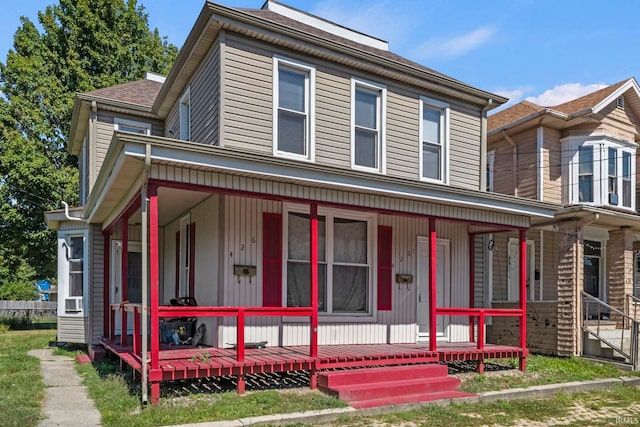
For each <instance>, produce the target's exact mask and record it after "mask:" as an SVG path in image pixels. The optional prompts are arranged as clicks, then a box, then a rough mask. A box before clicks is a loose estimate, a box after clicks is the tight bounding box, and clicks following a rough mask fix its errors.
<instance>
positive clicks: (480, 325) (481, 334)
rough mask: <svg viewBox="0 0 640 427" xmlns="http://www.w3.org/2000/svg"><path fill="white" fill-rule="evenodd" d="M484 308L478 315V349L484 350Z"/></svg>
mask: <svg viewBox="0 0 640 427" xmlns="http://www.w3.org/2000/svg"><path fill="white" fill-rule="evenodd" d="M484 322H485V319H484V310H480V314H479V315H478V350H484Z"/></svg>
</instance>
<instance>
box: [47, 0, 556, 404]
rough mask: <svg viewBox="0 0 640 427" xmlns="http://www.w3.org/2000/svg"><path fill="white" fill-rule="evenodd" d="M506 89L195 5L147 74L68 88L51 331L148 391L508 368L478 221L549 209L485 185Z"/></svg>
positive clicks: (293, 14)
mask: <svg viewBox="0 0 640 427" xmlns="http://www.w3.org/2000/svg"><path fill="white" fill-rule="evenodd" d="M505 101H506V99H504V98H502V97H500V96H498V95H495V94H491V93H488V92H486V91H483V90H480V89H476V88H474V87H472V86H469V85H467V84H465V83H462V82H460V81H457V80H455V79H453V78H451V77H448V76H446V75H443V74H441V73H438V72H436V71H434V70H431V69H429V68H426V67H424V66H422V65H419V64H417V63H414V62H412V61H409V60H407V59H405V58H402V57H400V56H398V55H396V54H394V53H392V52H391V51H390V50H389V46H388V44H387V42H385V41H382V40H379V39H377V38H375V37H371V36H368V35H365V34H362V33H359V32H356V31H353V30H350V29H347V28H345V27H342V26H339V25H337V24H334V23H332V22H329V21H326V20H324V19H322V18H319V17H316V16H312V15H309V14H307V13H304V12H302V11H299V10H296V9H293V8H290V7H288V6H285V5H283V4H280V3H277V2H274V1H267V2H266V3H265V5H264V6H263V7H262V8H261V9H237V8H229V7H225V6H222V5H218V4H214V3H210V2H206V3H205V5H204V7H203V9H202V12H201V13H200V15H199V17H198V19H197V21H196V23H195V25H194V27H193V29H192V31H191V33H190V35H189V37H188V38H187V40H186V42H185V44H184V46H183V48H182V49H181V51H180V54H179V55H178V57H177V59H176V63H175V64H174V66H173V68H172V70H171V71H170V73H169V75H168V76H167V77H166V79H164V78H161V77H159V76H154V75H150V76H149V77H148V79H146V80H142V81H136V82H132V83H127V84H123V85H119V86H115V87H108V88H104V89H99V90H96V91H93V92H89V93H85V94H79V95H78V96H77V97H76V101H75V109H74V114H73V123H72V130H71V135H70V137H69V150H70V151H71V153H73V154H75V155H78V156H79V165H80V168H81V171H80V174H81V177H82V179H81V184H80V195H81V197H80V199H81V201H82V206H80V207H77V208H74V209H71V210H70V211H69V212H64V211H56V212H51V213H49V214H48V221H49V224H50V226H51V227H52V228H55V229H57V230H58V236H59V239H58V241H59V260H60V261H59V278H58V283H59V284H58V286H59V293H60V298H59V300H60V306H59V339H60V340H65V341H79V342H84V343H89V344H94V345H103V346H104V347H105V348H107V349H108V350H109V351H112V352H113V353H115V354H116V355H118V357H120V358H121V359H122V360H123V361H124V362H125V363H127V364H129V365H131V366H132V367H133V368H134V369H135V370H137V371H138V372H140V373H142V376H143V378H144V377H145V375H146V373H147V372H148V375H149V381H150V382H151V395H152V400H153V401H155V400H157V398H158V393H159V384H160V382H161V381H164V380H171V379H180V378H195V377H206V376H218V375H235V376H237V377H238V388H239V390H240V391H241V390H242V388H243V386H244V385H243V384H244V382H243V379H244V375H245V373H256V372H269V371H286V370H300V369H306V370H310V371H311V372H312V376H311V378H312V380H311V383H312V385H314V384H315V378H316V377H315V375H316V374H315V373H316V371H317V370H319V369H323V368H329V367H346V366H351V367H357V366H370V365H385V364H387V365H393V364H401V363H426V362H434V361H435V362H437V361H443V360H457V359H464V360H478V361H479V366H480V367H481V366H482V361H483V360H484V359H485V358H487V357H519V358H520V360H521V362H522V367H523V368H524V364H525V359H526V356H527V354H528V352H527V349H526V343H525V342H524V338H523V339H522V340H521V341H519V342H518V343H517V344H516V345H514V346H511V347H506V346H491V345H488V344H487V346H486V347H485V340H484V338H483V337H484V326H483V325H484V320H485V316H486V317H487V318H489V317H491V316H498V315H499V316H511V317H517V318H518V319H521V320H522V321H521V323H520V324H521V325H522V328H523V329H524V328H525V323H526V322H525V319H524V317H523V313H524V309H525V307H524V306H519V307H517V308H516V309H509V310H502V311H500V310H493V311H491V310H490V309H487V310H488V311H483V310H484V308H483V307H484V301H485V298H486V296H485V295H484V293H483V289H485V288H486V287H487V285H486V283H485V281H486V276H485V275H484V273H483V270H482V266H483V264H482V262H481V261H482V260H483V259H484V257H485V255H484V254H485V252H486V248H485V247H484V246H483V239H482V236H483V235H485V234H487V233H495V234H501V233H509V232H515V233H516V234H517V235H518V239H517V241H518V248H519V253H520V254H521V256H523V257H524V256H525V254H524V252H525V251H526V246H525V243H526V232H527V229H528V228H529V227H530V223H531V219H532V218H535V219H538V220H540V221H543V220H551V219H552V218H553V209H554V208H555V207H554V206H553V205H550V204H547V203H544V202H539V201H535V200H527V199H518V198H515V197H512V196H507V195H502V194H498V193H491V192H486V191H485V187H486V183H485V178H486V174H485V170H484V165H485V159H486V156H487V152H486V139H485V136H486V126H487V122H486V120H487V119H486V115H487V111H488V110H490V109H491V108H494V107H495V106H497V105H500V104H502V103H504V102H505ZM520 277H521V280H520V283H521V287H520V288H519V289H520V292H524V285H525V281H524V269H523V272H522V274H521V275H520ZM145 284H146V285H145ZM177 297H189V298H193V300H195V301H197V304H198V306H189V307H175V306H170V304H169V302H170V300H171V299H175V298H177ZM193 300H190V301H193ZM519 301H521V302H522V304H526V299H520V300H519ZM141 313H142V315H141ZM170 317H195V318H197V322H198V326H199V327H198V330H199V331H200V332H198V333H199V334H201V335H203V337H202V340H203V341H202V343H203V344H204V345H206V346H207V348H208V349H209V350H207V351H208V355H209V356H208V357H207V358H206V363H205V359H204V358H200V359H199V360H200V362H199V363H194V362H193V356H194V355H197V354H200V352H201V350H199V349H197V348H193V347H189V346H178V347H179V350H180V352H178V353H176V351H177V350H176V346H174V347H168V346H167V345H166V344H164V343H161V338H163V337H161V336H160V335H161V334H160V331H161V329H162V325H161V323H160V321H161V320H163V319H167V318H170ZM147 319H148V321H147ZM200 325H205V327H206V329H205V328H200ZM477 325H480V327H478V326H477ZM147 326H148V328H149V331H148V333H149V334H150V336H151V339H150V341H149V349H150V353H149V355H150V360H149V365H148V366H147V365H146V362H147V358H144V357H141V354H146V351H147V347H146V346H147V340H146V339H141V336H146V334H147V331H146V330H145V329H146V328H147ZM523 332H524V331H523ZM522 336H523V337H524V333H523V334H522ZM197 338H198V339H199V338H200V336H198V337H197ZM245 347H266V348H260V349H253V348H247V349H246V350H245ZM270 349H276V350H277V351H270ZM172 351H173V353H171V352H172ZM161 355H162V357H160V356H161ZM178 359H180V361H178ZM171 360H173V361H174V362H171Z"/></svg>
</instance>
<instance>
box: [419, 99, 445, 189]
mask: <svg viewBox="0 0 640 427" xmlns="http://www.w3.org/2000/svg"><path fill="white" fill-rule="evenodd" d="M448 128H449V104H446V103H443V102H440V101H436V100H435V99H430V98H424V97H423V98H421V100H420V138H421V139H420V178H421V179H423V180H425V181H436V182H443V183H446V182H447V179H446V176H447V157H448V155H447V146H448V135H449V131H448Z"/></svg>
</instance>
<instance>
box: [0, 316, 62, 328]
mask: <svg viewBox="0 0 640 427" xmlns="http://www.w3.org/2000/svg"><path fill="white" fill-rule="evenodd" d="M0 325H5V326H6V327H7V328H8V329H9V330H12V331H28V330H36V329H56V328H57V327H58V320H57V319H56V318H55V317H32V316H21V317H0Z"/></svg>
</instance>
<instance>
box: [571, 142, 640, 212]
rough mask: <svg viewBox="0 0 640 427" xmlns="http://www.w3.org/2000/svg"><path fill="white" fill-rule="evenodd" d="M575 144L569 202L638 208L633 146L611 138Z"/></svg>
mask: <svg viewBox="0 0 640 427" xmlns="http://www.w3.org/2000/svg"><path fill="white" fill-rule="evenodd" d="M573 147H574V148H573V150H569V151H570V152H573V153H574V154H573V155H572V159H571V160H570V162H569V163H570V175H571V178H570V179H571V180H572V184H571V185H569V193H568V194H569V203H571V204H575V203H585V204H593V205H596V206H612V207H621V208H627V209H635V206H634V204H635V201H634V200H633V198H632V197H631V196H632V194H634V188H633V187H634V185H635V183H634V182H633V180H632V179H631V177H632V176H633V175H634V174H635V162H634V161H633V156H634V155H635V151H634V149H633V148H631V147H626V146H623V145H622V144H620V143H616V142H612V141H596V142H595V143H594V142H591V141H589V142H584V141H582V142H577V143H575V144H573Z"/></svg>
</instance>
